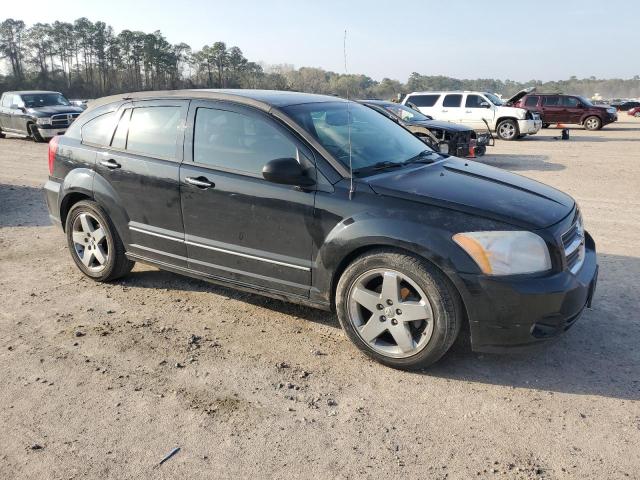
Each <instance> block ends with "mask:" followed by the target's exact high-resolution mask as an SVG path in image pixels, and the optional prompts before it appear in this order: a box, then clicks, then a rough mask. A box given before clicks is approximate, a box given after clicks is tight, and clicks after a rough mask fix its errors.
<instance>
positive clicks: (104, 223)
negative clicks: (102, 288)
mask: <svg viewBox="0 0 640 480" xmlns="http://www.w3.org/2000/svg"><path fill="white" fill-rule="evenodd" d="M85 213H86V214H89V215H90V217H93V218H94V219H95V220H97V222H98V224H99V225H98V226H99V227H102V229H103V231H104V240H103V246H106V252H107V255H106V261H105V262H104V265H103V266H101V267H100V268H97V267H94V268H91V267H90V266H86V265H85V264H84V263H83V261H82V260H81V258H80V254H79V252H78V248H76V245H78V244H76V243H75V242H74V241H73V235H74V230H73V228H74V224H75V223H76V220H77V219H78V218H79V217H80V215H82V214H85ZM65 231H66V234H67V245H68V247H69V253H70V254H71V257H72V258H73V261H74V262H75V264H76V265H77V266H78V268H79V269H80V271H81V272H82V273H84V274H85V275H86V276H87V277H89V278H91V279H92V280H96V281H98V282H109V281H111V280H115V279H117V278H120V277H123V276H125V275H126V274H128V273H129V272H130V271H131V269H132V268H133V266H134V265H135V262H133V261H131V260H129V259H128V258H127V257H126V256H125V248H124V244H123V243H122V240H121V239H120V236H119V235H118V232H117V231H116V229H115V227H114V226H113V222H111V219H110V218H109V216H108V215H107V213H106V212H105V211H104V210H103V209H102V207H100V205H98V204H97V203H96V202H93V201H90V200H82V201H80V202H78V203H76V204H75V205H73V206H72V207H71V210H69V214H68V215H67V219H66V222H65ZM76 233H78V232H76ZM85 248H86V247H85ZM93 248H94V249H95V248H96V246H95V245H94V246H93ZM89 250H91V247H89ZM103 250H104V249H103Z"/></svg>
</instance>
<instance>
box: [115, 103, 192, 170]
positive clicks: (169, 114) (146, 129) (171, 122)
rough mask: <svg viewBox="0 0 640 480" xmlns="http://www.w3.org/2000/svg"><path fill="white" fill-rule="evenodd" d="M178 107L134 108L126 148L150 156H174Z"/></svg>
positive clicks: (178, 116)
mask: <svg viewBox="0 0 640 480" xmlns="http://www.w3.org/2000/svg"><path fill="white" fill-rule="evenodd" d="M179 120H180V107H141V108H134V109H133V112H132V113H131V120H130V122H129V135H128V137H127V150H131V151H132V152H137V153H142V154H145V155H149V156H151V157H163V158H175V156H176V137H177V135H178V122H179Z"/></svg>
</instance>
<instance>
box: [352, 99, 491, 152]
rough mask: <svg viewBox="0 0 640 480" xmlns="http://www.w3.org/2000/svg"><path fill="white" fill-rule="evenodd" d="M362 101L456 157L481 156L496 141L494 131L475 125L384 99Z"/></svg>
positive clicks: (438, 150) (421, 138) (435, 148)
mask: <svg viewBox="0 0 640 480" xmlns="http://www.w3.org/2000/svg"><path fill="white" fill-rule="evenodd" d="M360 103H361V104H363V105H366V106H367V107H369V108H372V109H374V110H376V111H377V112H379V113H381V114H383V115H385V116H386V117H388V118H390V119H391V120H393V121H394V122H396V123H399V124H400V125H402V126H403V127H405V128H406V129H407V130H409V131H410V132H412V133H413V134H414V135H415V136H416V137H418V138H420V140H422V141H423V142H425V143H426V144H427V145H429V146H430V147H431V148H433V149H434V150H435V151H437V152H440V153H448V154H451V155H455V156H456V157H469V158H474V157H481V156H483V155H484V154H485V153H486V152H487V146H492V145H493V144H494V139H493V136H492V135H491V132H489V131H488V130H487V132H486V133H476V131H475V130H474V129H472V128H469V127H467V126H464V125H459V124H456V123H451V122H442V121H439V120H433V119H432V118H431V117H430V116H428V115H424V114H422V113H420V112H419V111H417V110H414V109H413V108H410V107H407V106H406V105H401V104H399V103H394V102H388V101H384V100H360Z"/></svg>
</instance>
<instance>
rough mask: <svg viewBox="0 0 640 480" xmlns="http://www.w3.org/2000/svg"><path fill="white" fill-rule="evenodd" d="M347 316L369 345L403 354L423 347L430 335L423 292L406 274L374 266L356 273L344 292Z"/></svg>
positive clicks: (398, 355)
mask: <svg viewBox="0 0 640 480" xmlns="http://www.w3.org/2000/svg"><path fill="white" fill-rule="evenodd" d="M348 301H349V309H348V310H349V320H350V321H351V322H352V324H353V326H354V329H355V331H356V332H357V334H358V335H359V336H360V338H362V340H363V341H364V342H366V343H367V344H368V345H369V347H370V348H371V349H373V350H374V351H376V352H378V353H380V354H381V355H385V356H388V357H393V358H405V357H410V356H412V355H415V354H416V353H418V352H420V351H421V350H422V349H424V348H425V347H426V346H427V344H428V343H429V340H430V339H431V336H432V335H433V324H434V320H433V311H432V309H431V304H430V303H429V299H428V298H427V295H426V294H425V293H424V291H423V289H422V288H420V286H418V284H417V283H416V282H415V281H413V280H412V279H411V278H409V277H408V276H407V275H405V274H403V273H401V272H398V271H395V270H390V269H374V270H370V271H368V272H365V273H363V274H362V275H360V276H359V277H358V278H357V279H356V281H355V282H354V283H353V285H352V287H351V289H350V291H349V296H348Z"/></svg>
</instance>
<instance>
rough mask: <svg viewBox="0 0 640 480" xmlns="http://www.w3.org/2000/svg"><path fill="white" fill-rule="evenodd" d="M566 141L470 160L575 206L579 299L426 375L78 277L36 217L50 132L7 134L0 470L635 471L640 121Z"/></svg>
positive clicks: (246, 300) (203, 294) (164, 290)
mask: <svg viewBox="0 0 640 480" xmlns="http://www.w3.org/2000/svg"><path fill="white" fill-rule="evenodd" d="M559 135H560V131H559V130H557V129H554V128H551V129H548V130H543V131H541V132H540V133H539V134H538V135H536V136H533V137H527V138H526V139H524V140H523V141H518V142H500V143H498V145H497V146H496V147H495V148H492V149H490V154H489V155H488V156H486V157H485V158H484V159H482V161H483V162H486V163H488V164H491V165H496V166H499V167H503V168H506V169H508V170H512V171H515V172H517V173H520V174H522V175H526V176H528V177H532V178H534V179H537V180H540V181H542V182H545V183H548V184H551V185H553V186H555V187H558V188H560V189H562V190H564V191H566V192H568V193H569V194H571V195H573V196H574V197H575V198H576V199H577V200H578V202H579V203H580V205H581V208H582V211H583V213H584V217H585V221H586V226H587V228H588V230H589V231H590V232H591V233H592V234H593V236H594V237H595V239H596V242H597V245H598V250H599V262H600V268H601V270H600V280H599V285H598V291H597V294H596V297H595V300H594V306H593V309H592V310H590V311H587V312H586V314H585V315H584V316H583V317H582V319H581V320H580V321H579V322H578V323H577V324H576V326H575V327H573V328H572V329H571V330H570V331H569V332H567V334H566V335H565V336H563V337H562V338H561V339H560V340H559V341H557V342H555V343H552V344H548V345H545V346H544V347H542V348H540V349H537V350H536V351H534V352H529V353H526V354H517V355H516V354H510V355H502V356H498V355H479V354H474V353H472V352H470V351H469V349H468V346H467V345H466V344H465V343H464V342H459V343H457V344H456V345H455V346H454V348H453V350H452V351H451V352H450V353H449V354H447V355H446V356H445V357H444V358H443V359H442V360H441V361H440V362H439V363H438V364H437V365H436V366H435V367H433V368H431V369H429V370H428V371H425V372H421V373H406V372H400V371H395V370H392V369H389V368H385V367H383V366H381V365H378V364H376V363H374V362H372V361H370V360H368V359H366V358H365V357H364V356H362V355H361V354H360V353H358V351H357V350H356V349H355V347H353V346H352V345H351V344H350V343H349V341H348V340H347V339H346V338H345V336H344V335H343V334H342V332H341V330H340V329H339V326H338V323H337V320H336V318H335V317H334V316H333V315H331V314H328V313H325V312H320V311H315V310H312V309H308V308H303V307H298V306H292V305H289V304H285V303H283V302H280V301H276V300H270V299H265V298H262V297H259V296H254V295H250V294H245V293H239V292H236V291H233V290H229V289H226V288H220V287H218V286H215V285H210V284H207V283H203V282H200V281H195V280H190V279H187V278H184V277H180V276H177V275H174V274H170V273H166V272H161V271H158V270H156V269H153V268H149V267H145V266H137V267H136V268H135V270H134V271H133V272H132V274H131V275H130V276H129V277H127V278H126V279H124V280H122V281H118V282H116V283H112V284H106V285H101V284H97V283H93V282H92V281H90V280H88V279H86V278H84V277H83V276H82V275H81V274H80V272H79V271H78V270H77V269H76V268H75V266H74V264H73V262H72V260H71V258H70V256H69V252H68V251H67V247H66V243H65V239H64V236H63V234H62V233H61V231H59V230H58V229H56V228H55V227H53V226H51V225H50V223H49V219H48V216H47V212H46V207H45V203H44V200H43V194H42V190H41V186H42V185H43V183H44V181H45V180H46V177H47V158H46V150H47V147H46V145H42V144H34V143H32V142H30V141H26V140H21V139H4V140H0V305H1V308H0V478H1V479H33V480H35V479H106V478H114V479H128V478H132V479H133V478H135V479H147V478H148V479H162V478H172V479H173V478H180V479H186V478H188V479H200V478H216V479H218V478H286V479H290V478H322V479H325V478H327V479H328V478H340V479H346V478H375V479H379V478H429V479H444V478H450V479H460V478H523V479H529V478H544V479H568V478H572V479H573V478H580V479H584V478H589V479H591V478H593V479H618V478H640V402H639V400H640V347H639V345H640V313H639V311H640V300H639V296H638V290H639V289H640V241H639V240H638V238H639V236H640V195H639V191H640V121H638V120H634V119H632V118H629V117H627V116H626V115H622V116H621V121H620V122H618V123H616V124H614V125H611V126H607V127H605V128H604V129H603V130H602V131H599V132H586V131H583V130H581V129H580V128H574V129H572V130H571V139H570V140H569V141H562V140H558V139H555V138H554V137H559ZM175 447H180V449H181V450H180V451H179V452H178V453H177V454H176V455H175V456H173V457H172V458H171V459H169V460H168V461H167V462H166V463H164V464H163V465H161V466H158V463H159V461H160V460H161V459H162V458H163V457H164V456H165V455H166V454H167V453H168V452H170V451H171V450H172V449H173V448H175Z"/></svg>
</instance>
